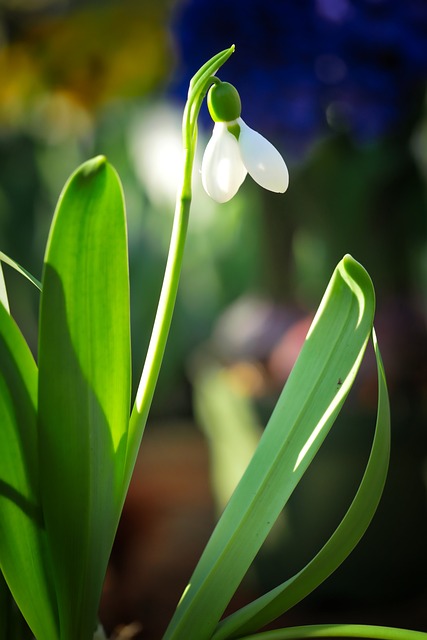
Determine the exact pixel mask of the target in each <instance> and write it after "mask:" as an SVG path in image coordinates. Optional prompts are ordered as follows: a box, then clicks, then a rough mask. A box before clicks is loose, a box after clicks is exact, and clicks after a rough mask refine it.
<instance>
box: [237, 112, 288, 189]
mask: <svg viewBox="0 0 427 640" xmlns="http://www.w3.org/2000/svg"><path fill="white" fill-rule="evenodd" d="M237 122H238V124H239V125H240V136H239V144H240V152H241V154H242V160H243V163H244V165H245V167H246V169H247V170H248V173H249V175H250V176H252V178H253V179H254V180H255V182H258V184H259V185H261V187H264V189H269V191H275V192H276V193H283V192H284V191H286V189H287V188H288V185H289V173H288V169H287V167H286V164H285V161H284V160H283V158H282V156H281V155H280V153H279V152H278V151H277V149H276V147H274V146H273V145H272V144H271V142H269V141H268V140H266V139H265V138H264V137H263V136H262V135H261V134H259V133H258V132H257V131H254V130H253V129H251V128H250V127H248V125H247V124H246V123H245V122H243V120H242V119H241V118H239V119H238V121H237Z"/></svg>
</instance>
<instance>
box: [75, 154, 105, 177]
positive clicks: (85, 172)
mask: <svg viewBox="0 0 427 640" xmlns="http://www.w3.org/2000/svg"><path fill="white" fill-rule="evenodd" d="M106 164H107V158H106V157H105V156H102V155H99V156H95V158H91V159H90V160H87V161H86V162H84V163H83V164H82V165H81V167H80V172H81V175H82V176H84V177H87V178H88V177H92V176H94V175H96V174H97V173H98V172H99V171H100V170H102V169H104V167H105V166H106Z"/></svg>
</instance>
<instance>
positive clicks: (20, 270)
mask: <svg viewBox="0 0 427 640" xmlns="http://www.w3.org/2000/svg"><path fill="white" fill-rule="evenodd" d="M1 262H4V263H5V264H8V265H9V267H12V269H15V271H17V272H18V273H20V274H21V275H22V276H24V278H27V280H29V281H30V282H32V283H33V285H34V286H35V287H37V289H40V290H41V287H42V285H41V282H39V280H37V278H35V277H34V276H33V275H31V273H30V272H29V271H27V270H26V269H24V267H21V265H20V264H18V263H17V262H15V260H12V258H9V256H7V255H6V254H5V253H3V251H0V271H1Z"/></svg>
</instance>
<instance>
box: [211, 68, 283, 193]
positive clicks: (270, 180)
mask: <svg viewBox="0 0 427 640" xmlns="http://www.w3.org/2000/svg"><path fill="white" fill-rule="evenodd" d="M208 108H209V113H210V114H211V117H212V119H213V120H214V122H215V126H214V130H213V134H212V138H211V139H210V140H209V142H208V145H207V147H206V150H205V153H204V156H203V161H202V183H203V186H204V189H205V191H206V192H207V193H208V195H210V196H211V198H213V199H214V200H216V201H217V202H227V201H228V200H230V199H231V198H232V197H233V196H234V195H236V193H237V191H238V190H239V188H240V185H241V184H242V183H243V181H244V179H245V178H246V175H247V174H248V173H249V175H250V176H251V177H252V178H253V179H254V180H255V182H257V183H258V184H259V185H261V187H264V188H265V189H269V190H270V191H274V192H276V193H283V192H285V191H286V189H287V188H288V184H289V174H288V169H287V167H286V164H285V161H284V160H283V158H282V156H281V155H280V153H279V152H278V151H277V149H276V148H275V147H274V146H273V145H272V144H271V143H270V142H268V140H266V139H265V138H264V137H263V136H262V135H260V134H259V133H257V132H256V131H254V130H253V129H251V128H250V127H248V125H247V124H246V123H245V122H244V121H243V120H242V118H241V117H240V113H241V103H240V97H239V94H238V92H237V90H236V89H235V87H233V85H231V84H229V83H228V82H220V81H217V83H216V84H214V85H213V86H212V87H211V89H210V90H209V94H208Z"/></svg>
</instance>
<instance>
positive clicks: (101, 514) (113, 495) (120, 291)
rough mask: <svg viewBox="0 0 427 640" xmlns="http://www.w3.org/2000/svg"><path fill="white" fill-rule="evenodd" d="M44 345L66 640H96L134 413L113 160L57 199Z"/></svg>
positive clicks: (44, 408)
mask: <svg viewBox="0 0 427 640" xmlns="http://www.w3.org/2000/svg"><path fill="white" fill-rule="evenodd" d="M42 282H43V291H42V297H41V313H40V338H39V429H40V460H41V467H42V499H43V509H44V514H45V520H46V529H47V537H48V541H49V546H50V548H51V550H52V557H53V563H54V574H55V587H56V591H57V597H58V606H59V616H60V630H61V635H60V640H76V639H77V638H78V639H79V640H86V639H89V638H92V635H93V631H94V629H95V626H96V614H97V608H98V601H99V597H100V593H101V588H102V583H103V579H104V574H105V570H106V565H107V562H108V558H109V554H110V550H111V545H112V542H113V537H114V534H115V529H116V526H117V522H118V518H119V512H120V506H121V504H122V492H123V473H124V462H125V451H126V439H127V428H128V420H129V411H130V406H129V403H130V329H129V324H130V323H129V279H128V263H127V237H126V225H125V215H124V202H123V194H122V189H121V185H120V182H119V179H118V176H117V174H116V172H115V171H114V169H113V168H112V167H111V166H110V165H109V164H108V163H107V162H106V160H105V158H103V157H98V158H95V159H93V160H90V161H89V162H86V163H85V164H83V165H82V166H81V167H80V168H79V169H78V170H77V171H76V172H75V173H74V174H73V176H72V177H71V178H70V180H69V181H68V183H67V185H66V186H65V188H64V191H63V193H62V195H61V197H60V200H59V203H58V207H57V210H56V212H55V217H54V221H53V224H52V228H51V232H50V236H49V241H48V246H47V250H46V256H45V263H44V271H43V280H42Z"/></svg>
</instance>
